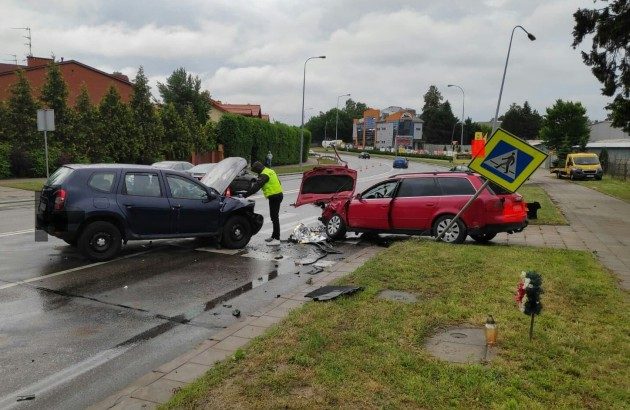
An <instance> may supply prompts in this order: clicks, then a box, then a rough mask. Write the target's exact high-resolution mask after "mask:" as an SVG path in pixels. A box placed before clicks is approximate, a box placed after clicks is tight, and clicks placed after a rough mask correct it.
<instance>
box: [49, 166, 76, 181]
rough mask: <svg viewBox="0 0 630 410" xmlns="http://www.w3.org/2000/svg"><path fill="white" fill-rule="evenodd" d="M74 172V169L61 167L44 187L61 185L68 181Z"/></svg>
mask: <svg viewBox="0 0 630 410" xmlns="http://www.w3.org/2000/svg"><path fill="white" fill-rule="evenodd" d="M72 171H74V170H73V169H72V168H68V167H61V168H59V169H58V170H56V171H55V172H53V174H52V175H51V176H50V177H49V178H48V179H47V180H46V183H45V184H44V185H46V186H53V185H60V184H62V183H63V181H65V180H66V178H67V177H68V175H70V174H72Z"/></svg>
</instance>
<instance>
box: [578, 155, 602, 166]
mask: <svg viewBox="0 0 630 410" xmlns="http://www.w3.org/2000/svg"><path fill="white" fill-rule="evenodd" d="M573 162H575V165H599V159H597V157H575V158H573Z"/></svg>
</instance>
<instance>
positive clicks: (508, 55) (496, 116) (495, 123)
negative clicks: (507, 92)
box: [490, 26, 536, 135]
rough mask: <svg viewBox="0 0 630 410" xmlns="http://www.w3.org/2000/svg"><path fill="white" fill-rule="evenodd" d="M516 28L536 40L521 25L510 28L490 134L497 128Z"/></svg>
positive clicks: (530, 38)
mask: <svg viewBox="0 0 630 410" xmlns="http://www.w3.org/2000/svg"><path fill="white" fill-rule="evenodd" d="M517 28H520V29H521V30H523V31H524V32H525V33H526V34H527V38H529V40H530V41H534V40H536V37H535V36H534V35H533V34H532V33H530V32H529V31H527V30H525V28H524V27H523V26H514V28H513V29H512V35H511V36H510V45H509V46H508V52H507V57H505V68H504V69H503V78H502V79H501V88H500V89H499V101H497V110H496V111H495V113H494V119H493V120H492V133H491V134H490V135H492V134H494V132H495V131H496V130H497V121H498V120H499V107H500V106H501V96H502V95H503V84H505V73H506V72H507V66H508V60H509V59H510V51H511V50H512V39H513V38H514V31H515V30H516V29H517Z"/></svg>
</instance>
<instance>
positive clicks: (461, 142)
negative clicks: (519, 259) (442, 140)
mask: <svg viewBox="0 0 630 410" xmlns="http://www.w3.org/2000/svg"><path fill="white" fill-rule="evenodd" d="M448 86H449V87H457V88H459V89H460V90H462V134H461V137H460V139H459V148H460V149H462V150H463V146H464V100H466V93H465V92H464V89H463V88H462V87H460V86H459V85H455V84H449V85H448ZM453 129H455V128H453Z"/></svg>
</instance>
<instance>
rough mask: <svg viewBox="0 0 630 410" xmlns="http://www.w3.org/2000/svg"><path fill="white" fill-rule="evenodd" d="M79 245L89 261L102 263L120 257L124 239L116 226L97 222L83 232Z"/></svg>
mask: <svg viewBox="0 0 630 410" xmlns="http://www.w3.org/2000/svg"><path fill="white" fill-rule="evenodd" d="M77 245H78V247H79V250H80V251H81V253H82V254H84V255H85V256H86V257H87V258H88V259H90V260H92V261H97V262H101V261H106V260H109V259H112V258H114V257H115V256H116V255H118V253H119V252H120V248H121V246H122V237H121V234H120V231H119V230H118V228H117V227H116V226H115V225H114V224H112V223H109V222H106V221H95V222H92V223H90V224H89V225H88V226H86V227H85V229H84V230H83V232H81V235H80V236H79V240H78V242H77Z"/></svg>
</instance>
